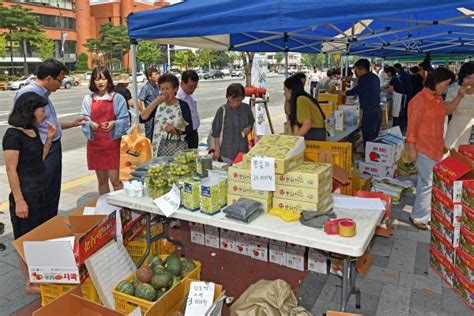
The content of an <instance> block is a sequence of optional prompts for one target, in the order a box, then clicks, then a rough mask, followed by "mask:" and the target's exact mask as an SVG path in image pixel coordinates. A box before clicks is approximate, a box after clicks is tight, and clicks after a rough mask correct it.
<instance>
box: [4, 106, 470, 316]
mask: <svg viewBox="0 0 474 316" xmlns="http://www.w3.org/2000/svg"><path fill="white" fill-rule="evenodd" d="M277 111H278V110H277V109H276V108H275V109H273V108H271V112H272V114H273V115H274V118H275V122H274V123H275V130H276V131H281V130H282V125H283V117H282V116H281V113H277ZM211 121H212V120H209V119H208V120H204V121H203V122H202V129H203V131H202V132H201V133H200V135H201V138H203V137H205V136H206V135H207V132H206V131H208V130H209V128H210V124H211ZM63 157H64V158H63V186H62V192H61V200H60V212H61V214H64V213H67V212H68V211H70V210H72V209H74V208H75V207H77V206H79V205H83V204H85V203H86V202H87V201H89V200H91V199H93V198H96V197H97V196H98V195H97V193H96V192H97V187H96V179H95V175H94V174H93V173H92V172H90V171H89V170H87V166H86V150H85V147H84V148H79V149H75V150H71V151H68V152H65V153H64V156H63ZM0 181H1V183H3V185H2V186H1V187H0V201H5V200H6V199H7V197H8V191H9V189H8V185H7V179H6V175H5V168H4V167H3V166H2V167H0ZM413 198H414V197H413V196H412V195H409V196H405V197H404V199H403V201H402V203H401V204H400V205H398V206H394V207H393V209H392V214H393V217H394V218H395V219H396V226H397V229H396V230H395V233H394V235H393V236H392V237H390V238H381V237H375V238H374V240H373V244H372V254H373V259H374V261H373V265H372V267H371V268H370V271H369V273H368V275H367V276H366V277H364V278H362V277H360V278H358V286H359V287H360V289H361V291H362V308H361V309H360V310H356V309H355V308H354V307H355V298H354V297H352V298H351V300H350V302H349V310H350V311H353V312H359V313H363V314H365V315H381V316H386V315H397V316H398V315H472V311H470V310H469V309H468V308H467V307H466V305H465V304H464V303H463V302H462V301H461V300H460V299H459V298H458V297H457V296H456V295H455V294H454V292H453V291H452V290H451V289H449V288H448V287H446V286H445V285H444V284H443V283H442V281H441V279H440V278H439V277H438V276H437V275H436V274H435V273H434V272H433V271H432V270H431V269H430V268H429V242H430V233H429V232H426V231H418V230H416V229H415V228H413V227H412V226H411V225H410V224H409V223H408V215H409V213H410V212H411V206H410V205H412V202H413ZM7 209H8V204H7V203H6V202H3V203H0V210H3V211H6V210H7ZM0 222H3V223H4V224H5V234H4V235H2V236H0V242H3V243H5V244H6V245H7V250H5V251H4V252H0V284H2V287H0V306H1V309H0V315H10V314H11V313H12V312H14V311H16V310H18V309H19V308H21V307H23V306H25V305H27V304H29V303H31V302H33V301H35V300H37V299H38V298H39V296H38V295H27V294H25V293H24V291H23V288H24V276H23V273H22V271H21V269H20V268H19V264H18V256H17V253H16V251H15V250H14V248H13V246H12V245H11V241H12V240H13V236H12V228H11V224H10V220H9V214H8V212H4V213H3V214H0ZM297 297H298V298H299V300H300V303H301V305H303V306H305V307H306V308H308V309H309V310H311V311H312V313H313V315H322V314H323V313H324V312H325V311H326V310H328V309H334V310H337V308H338V307H339V302H340V280H339V279H338V278H337V277H335V276H334V275H330V276H324V275H318V274H314V273H310V274H309V275H308V277H307V278H306V279H305V281H304V282H303V283H302V285H301V287H300V289H299V291H298V293H297Z"/></svg>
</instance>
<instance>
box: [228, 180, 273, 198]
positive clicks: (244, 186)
mask: <svg viewBox="0 0 474 316" xmlns="http://www.w3.org/2000/svg"><path fill="white" fill-rule="evenodd" d="M227 194H234V195H242V196H245V197H255V198H259V199H271V198H272V196H273V192H269V191H258V190H252V185H251V184H250V182H246V183H245V182H235V181H229V182H228V184H227Z"/></svg>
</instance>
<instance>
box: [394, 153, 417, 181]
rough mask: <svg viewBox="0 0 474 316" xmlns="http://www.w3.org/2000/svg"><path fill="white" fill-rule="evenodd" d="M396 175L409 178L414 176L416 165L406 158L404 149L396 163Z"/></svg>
mask: <svg viewBox="0 0 474 316" xmlns="http://www.w3.org/2000/svg"><path fill="white" fill-rule="evenodd" d="M397 171H398V175H400V176H410V175H413V174H416V165H415V164H414V163H413V162H411V161H410V158H408V151H407V150H406V149H405V150H404V151H403V152H402V156H401V158H400V160H399V161H398V170H397Z"/></svg>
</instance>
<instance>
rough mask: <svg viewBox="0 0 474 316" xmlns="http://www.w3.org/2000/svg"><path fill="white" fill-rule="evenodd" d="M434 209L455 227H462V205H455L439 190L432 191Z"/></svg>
mask: <svg viewBox="0 0 474 316" xmlns="http://www.w3.org/2000/svg"><path fill="white" fill-rule="evenodd" d="M431 205H432V207H433V208H434V209H436V211H438V212H439V213H440V214H442V215H443V216H444V218H445V219H446V220H447V221H448V222H449V223H451V224H452V225H454V226H460V225H461V222H462V205H461V204H460V203H453V201H451V199H450V198H448V197H447V196H446V195H444V193H442V192H441V191H440V190H438V189H437V188H433V190H432V204H431Z"/></svg>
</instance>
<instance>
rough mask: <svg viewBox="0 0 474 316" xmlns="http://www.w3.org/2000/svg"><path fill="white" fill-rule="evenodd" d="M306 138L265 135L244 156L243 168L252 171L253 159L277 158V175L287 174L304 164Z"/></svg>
mask: <svg viewBox="0 0 474 316" xmlns="http://www.w3.org/2000/svg"><path fill="white" fill-rule="evenodd" d="M304 148H305V145H304V138H303V137H299V136H288V135H265V136H263V137H262V138H261V139H260V141H259V142H258V143H257V144H256V145H255V146H254V147H253V148H252V149H251V150H250V151H249V152H248V154H246V155H245V156H244V159H243V161H242V166H243V168H245V169H250V167H251V162H252V157H255V156H266V157H273V158H275V173H276V174H285V173H287V172H288V171H289V170H290V169H292V168H294V167H296V166H298V165H299V164H301V163H302V162H303V152H304Z"/></svg>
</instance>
